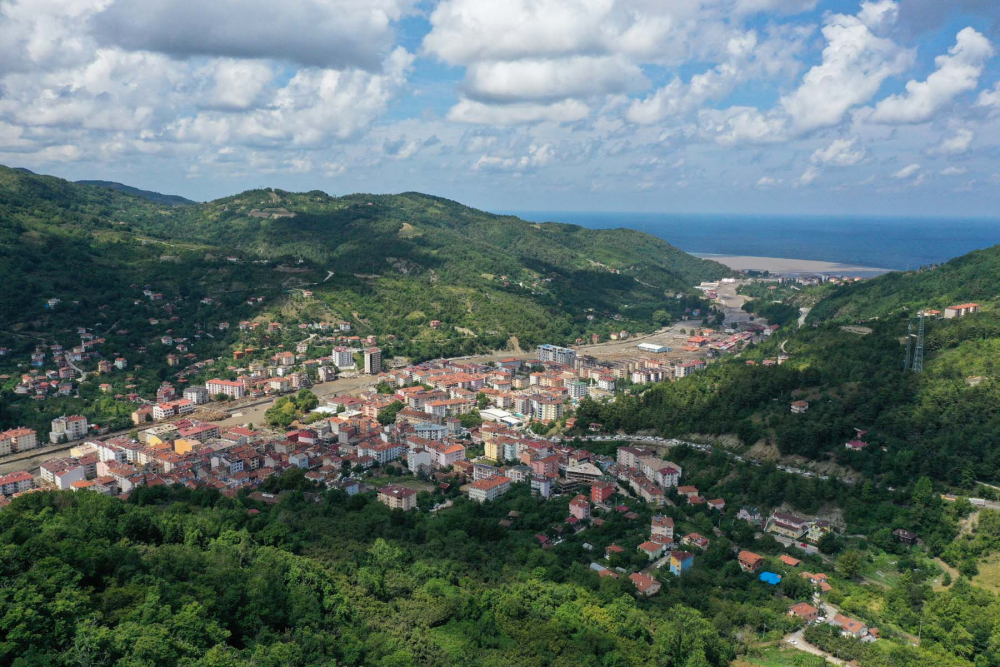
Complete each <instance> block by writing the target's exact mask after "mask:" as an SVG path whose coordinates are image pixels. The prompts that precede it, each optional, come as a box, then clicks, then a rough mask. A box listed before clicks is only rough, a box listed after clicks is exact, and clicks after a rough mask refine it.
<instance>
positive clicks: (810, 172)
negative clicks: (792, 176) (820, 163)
mask: <svg viewBox="0 0 1000 667" xmlns="http://www.w3.org/2000/svg"><path fill="white" fill-rule="evenodd" d="M820 173H822V172H821V171H820V169H819V167H817V166H816V165H814V164H811V165H809V166H808V167H806V170H805V171H804V172H802V175H801V176H799V185H812V184H813V183H815V182H816V179H817V178H819V175H820Z"/></svg>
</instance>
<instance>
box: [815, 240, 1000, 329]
mask: <svg viewBox="0 0 1000 667" xmlns="http://www.w3.org/2000/svg"><path fill="white" fill-rule="evenodd" d="M998 277H1000V245H997V246H993V247H992V248H985V249H983V250H975V251H973V252H970V253H968V254H967V255H962V256H961V257H956V258H955V259H952V260H951V261H949V262H946V263H945V264H942V265H940V266H937V267H933V268H928V269H923V270H920V271H907V272H893V273H888V274H886V275H884V276H879V277H878V278H876V279H874V280H866V281H864V282H861V283H854V284H850V285H843V286H841V287H839V288H837V289H835V290H833V291H832V292H831V293H830V294H829V296H827V297H826V298H825V299H823V300H822V301H821V302H820V303H819V304H818V305H816V307H815V308H813V310H812V312H811V313H810V314H809V319H810V321H813V322H820V321H825V320H842V321H847V320H868V319H872V318H885V317H890V316H900V315H904V314H906V313H910V314H911V315H915V314H916V313H917V312H918V311H920V310H923V309H925V308H934V309H937V310H944V308H945V307H947V306H950V305H954V304H957V303H967V302H970V301H974V302H976V303H979V304H980V306H983V307H984V308H987V309H989V308H992V307H993V306H995V305H996V304H997V303H1000V280H998Z"/></svg>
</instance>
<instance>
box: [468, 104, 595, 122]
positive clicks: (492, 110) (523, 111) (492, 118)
mask: <svg viewBox="0 0 1000 667" xmlns="http://www.w3.org/2000/svg"><path fill="white" fill-rule="evenodd" d="M589 113H590V108H589V107H588V106H587V105H586V104H584V103H583V102H580V101H577V100H564V101H562V102H556V103H554V104H532V103H520V104H497V105H489V104H483V103H482V102H476V101H473V100H467V99H463V100H460V101H459V102H458V104H456V105H455V106H453V107H452V108H451V109H450V110H449V111H448V120H452V121H457V122H460V123H475V124H480V125H518V124H521V123H537V122H540V121H554V122H557V123H569V122H573V121H577V120H581V119H583V118H586V117H587V115H588V114H589Z"/></svg>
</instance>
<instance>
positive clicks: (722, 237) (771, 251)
mask: <svg viewBox="0 0 1000 667" xmlns="http://www.w3.org/2000/svg"><path fill="white" fill-rule="evenodd" d="M509 213H510V214H512V215H517V216H519V217H521V218H524V219H525V220H530V221H532V222H566V223H570V224H574V225H580V226H581V227H589V228H592V229H606V228H616V227H627V228H629V229H637V230H639V231H643V232H646V233H648V234H652V235H654V236H658V237H659V238H661V239H663V240H665V241H667V242H668V243H670V244H671V245H674V246H676V247H678V248H680V249H681V250H684V251H685V252H689V253H691V254H695V255H699V256H712V255H716V256H718V255H749V256H754V257H782V258H787V259H808V260H818V261H824V262H838V263H841V264H851V265H855V266H866V267H878V268H883V269H892V270H907V269H917V268H919V267H921V266H927V265H930V264H939V263H941V262H945V261H947V260H949V259H951V258H953V257H958V256H959V255H964V254H965V253H967V252H969V251H971V250H976V249H977V248H988V247H990V246H992V245H995V244H997V243H1000V220H989V219H982V218H975V219H968V218H904V217H894V218H878V217H872V218H864V217H828V216H732V215H683V214H659V213H605V212H597V213H594V212H582V211H580V212H576V211H573V212H570V211H558V212H556V211H509Z"/></svg>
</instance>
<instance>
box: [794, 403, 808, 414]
mask: <svg viewBox="0 0 1000 667" xmlns="http://www.w3.org/2000/svg"><path fill="white" fill-rule="evenodd" d="M808 410H809V401H792V414H793V415H804V414H805V413H806V412H807V411H808Z"/></svg>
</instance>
